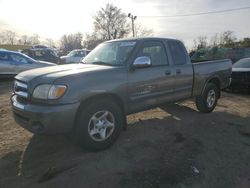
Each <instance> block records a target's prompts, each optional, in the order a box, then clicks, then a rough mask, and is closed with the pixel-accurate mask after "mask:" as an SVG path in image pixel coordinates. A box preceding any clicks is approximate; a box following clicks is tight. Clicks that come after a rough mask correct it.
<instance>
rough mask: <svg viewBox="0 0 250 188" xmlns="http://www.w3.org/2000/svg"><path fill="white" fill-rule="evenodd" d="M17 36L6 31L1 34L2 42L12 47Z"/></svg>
mask: <svg viewBox="0 0 250 188" xmlns="http://www.w3.org/2000/svg"><path fill="white" fill-rule="evenodd" d="M16 37H17V34H16V33H15V32H13V31H10V30H7V31H5V32H3V33H2V40H3V41H4V43H6V44H11V45H13V44H14V43H15V41H16Z"/></svg>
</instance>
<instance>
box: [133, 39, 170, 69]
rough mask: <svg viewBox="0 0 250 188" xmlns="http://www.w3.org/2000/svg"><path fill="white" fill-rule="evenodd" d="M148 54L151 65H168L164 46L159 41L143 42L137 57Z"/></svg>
mask: <svg viewBox="0 0 250 188" xmlns="http://www.w3.org/2000/svg"><path fill="white" fill-rule="evenodd" d="M140 56H148V57H149V58H150V59H151V63H152V65H153V66H157V65H168V61H167V56H166V52H165V48H164V46H163V44H162V43H161V42H158V41H153V42H144V43H143V45H142V48H141V50H140V51H139V53H138V56H137V57H140Z"/></svg>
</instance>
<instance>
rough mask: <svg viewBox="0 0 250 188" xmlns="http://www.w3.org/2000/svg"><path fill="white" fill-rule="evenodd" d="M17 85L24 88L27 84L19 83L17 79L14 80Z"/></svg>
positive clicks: (26, 87)
mask: <svg viewBox="0 0 250 188" xmlns="http://www.w3.org/2000/svg"><path fill="white" fill-rule="evenodd" d="M16 85H17V86H18V87H21V88H24V89H28V86H27V84H24V83H21V82H19V81H15V86H16Z"/></svg>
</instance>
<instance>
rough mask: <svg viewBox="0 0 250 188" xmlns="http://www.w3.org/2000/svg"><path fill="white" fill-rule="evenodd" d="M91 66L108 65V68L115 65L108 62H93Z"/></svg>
mask: <svg viewBox="0 0 250 188" xmlns="http://www.w3.org/2000/svg"><path fill="white" fill-rule="evenodd" d="M90 64H93V65H107V66H113V64H111V63H107V62H103V61H95V62H91V63H90Z"/></svg>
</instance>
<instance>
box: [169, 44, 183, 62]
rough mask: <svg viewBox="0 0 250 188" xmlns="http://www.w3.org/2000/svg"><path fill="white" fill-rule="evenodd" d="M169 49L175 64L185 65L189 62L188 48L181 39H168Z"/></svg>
mask: <svg viewBox="0 0 250 188" xmlns="http://www.w3.org/2000/svg"><path fill="white" fill-rule="evenodd" d="M168 46H169V50H170V53H171V56H172V60H173V63H174V65H184V64H186V63H187V62H188V59H187V55H186V54H187V52H186V48H185V47H184V45H183V44H182V43H181V42H180V41H174V40H170V41H168Z"/></svg>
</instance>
